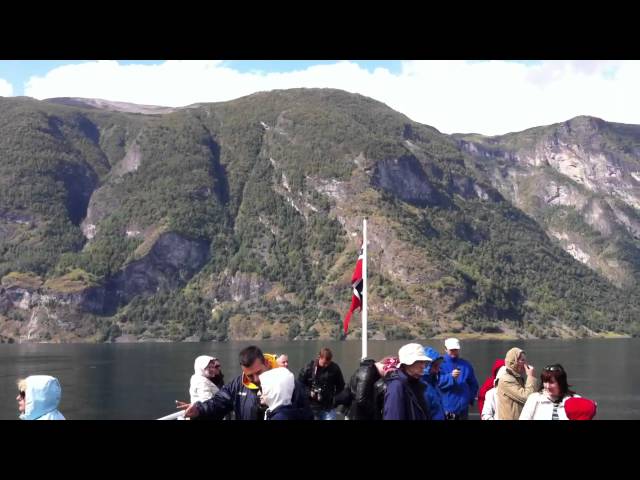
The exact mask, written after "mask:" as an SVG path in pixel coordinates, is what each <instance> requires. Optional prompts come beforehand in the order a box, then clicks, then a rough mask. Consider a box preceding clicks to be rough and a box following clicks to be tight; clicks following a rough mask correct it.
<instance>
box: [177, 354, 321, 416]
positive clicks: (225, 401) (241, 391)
mask: <svg viewBox="0 0 640 480" xmlns="http://www.w3.org/2000/svg"><path fill="white" fill-rule="evenodd" d="M240 366H241V368H242V375H240V376H238V377H236V378H234V379H233V380H232V381H231V382H230V383H228V384H227V385H225V386H223V387H222V388H221V389H220V390H219V391H218V392H217V393H216V394H215V395H214V396H213V397H212V398H210V399H209V400H207V401H205V402H195V403H193V404H191V405H189V404H183V405H179V408H186V409H187V410H186V412H185V417H188V418H195V417H204V418H211V419H213V420H222V419H223V418H224V416H225V415H227V414H228V413H230V412H234V413H235V419H236V420H264V416H265V411H266V409H267V407H266V405H263V404H262V403H260V378H259V376H260V374H262V373H264V372H266V371H268V370H271V369H272V368H281V367H279V366H278V364H277V363H276V361H275V358H274V357H273V355H267V357H266V358H265V356H264V355H263V353H262V351H261V350H260V349H259V348H258V347H256V346H250V347H247V348H245V349H244V350H242V351H241V352H240ZM291 405H292V407H293V408H297V409H301V410H306V411H307V413H309V415H310V411H309V402H308V400H307V397H306V395H305V390H304V387H303V386H302V385H300V383H298V382H296V384H295V388H294V390H293V396H292V398H291ZM301 416H306V415H301Z"/></svg>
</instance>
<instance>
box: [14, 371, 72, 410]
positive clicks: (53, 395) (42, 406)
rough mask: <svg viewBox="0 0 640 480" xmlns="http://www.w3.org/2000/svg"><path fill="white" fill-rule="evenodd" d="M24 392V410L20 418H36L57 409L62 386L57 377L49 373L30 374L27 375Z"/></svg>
mask: <svg viewBox="0 0 640 480" xmlns="http://www.w3.org/2000/svg"><path fill="white" fill-rule="evenodd" d="M26 382H27V390H26V392H25V399H26V404H25V410H24V413H23V414H22V415H20V418H21V419H22V420H36V419H38V418H40V417H42V416H43V415H45V414H47V413H49V412H52V411H54V410H57V409H58V405H59V404H60V398H61V397H62V388H61V387H60V382H58V379H57V378H54V377H51V376H49V375H31V376H30V377H27V379H26Z"/></svg>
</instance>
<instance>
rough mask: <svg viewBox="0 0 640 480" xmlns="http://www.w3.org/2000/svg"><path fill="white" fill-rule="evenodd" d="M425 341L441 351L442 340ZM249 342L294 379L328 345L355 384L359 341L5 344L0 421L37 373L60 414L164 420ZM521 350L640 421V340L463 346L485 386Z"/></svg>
mask: <svg viewBox="0 0 640 480" xmlns="http://www.w3.org/2000/svg"><path fill="white" fill-rule="evenodd" d="M418 342H420V343H422V344H423V345H429V346H432V347H435V348H437V349H439V350H440V351H442V348H443V346H442V340H423V341H418ZM405 343H409V341H407V340H397V341H370V342H369V344H368V349H369V352H368V353H369V356H370V357H372V358H376V359H378V358H381V357H383V356H385V355H389V354H397V351H398V348H399V347H400V346H402V345H404V344H405ZM251 344H257V345H259V346H260V347H261V348H262V349H263V351H264V352H272V353H283V352H284V353H287V354H288V355H289V368H290V369H291V370H292V371H293V372H294V373H295V374H296V375H297V374H298V372H299V371H300V369H301V368H302V367H303V366H304V364H305V363H306V362H308V361H310V360H311V359H312V358H314V357H315V355H316V354H317V352H318V351H319V350H320V348H322V347H323V346H327V347H329V348H331V350H332V351H333V354H334V361H336V362H337V363H338V364H339V365H340V367H341V369H342V372H343V375H344V377H345V381H347V382H348V380H349V378H350V376H351V374H352V373H353V371H354V370H355V369H356V367H357V366H358V362H359V360H360V354H361V351H360V349H361V343H360V341H343V342H339V341H294V342H288V341H275V340H273V341H260V342H226V343H121V344H118V343H116V344H98V345H89V344H2V345H0V419H4V420H8V419H17V416H18V413H17V407H16V400H15V397H16V394H17V387H16V380H17V379H18V378H20V377H25V376H27V375H34V374H48V375H53V376H55V377H58V379H59V380H60V383H61V384H62V401H61V405H60V411H61V412H62V413H63V414H64V415H65V416H66V417H67V418H68V419H101V420H113V419H141V420H143V419H154V418H158V417H161V416H163V415H166V414H169V413H172V412H173V411H174V408H173V405H174V400H185V401H188V400H189V378H190V377H191V375H192V373H193V362H194V360H195V358H196V357H197V356H198V355H205V354H206V355H213V356H216V357H218V358H219V359H220V360H221V362H222V365H223V372H224V375H225V382H229V381H231V379H233V377H234V376H236V375H238V374H239V373H240V367H239V365H238V352H239V351H240V350H241V349H242V348H244V347H245V346H247V345H251ZM514 346H516V347H520V348H523V349H524V350H525V351H526V352H527V357H528V359H529V362H530V363H531V364H533V365H534V366H535V367H536V371H537V372H538V375H539V373H540V371H541V369H542V367H544V366H545V365H548V364H550V363H561V364H562V365H563V366H564V367H565V369H566V370H567V372H568V376H569V383H570V385H572V386H573V389H574V390H575V391H576V392H578V393H579V394H581V395H583V396H586V397H588V398H592V399H594V400H596V401H597V402H598V415H597V417H596V418H597V419H640V355H638V351H639V349H640V339H606V340H605V339H588V340H526V341H525V340H517V341H502V340H495V341H494V340H468V341H463V342H462V350H461V354H462V357H463V358H465V359H467V360H469V361H471V362H472V364H473V367H474V369H475V371H476V377H477V378H478V382H479V383H480V384H481V383H482V382H483V381H484V380H485V378H486V377H487V376H488V375H489V370H490V368H491V365H492V364H493V361H494V360H495V359H496V358H504V354H505V352H506V351H507V350H508V349H509V348H511V347H514ZM474 410H475V409H472V412H474ZM474 413H475V412H474ZM471 418H472V419H473V418H476V419H477V418H478V415H472V417H471Z"/></svg>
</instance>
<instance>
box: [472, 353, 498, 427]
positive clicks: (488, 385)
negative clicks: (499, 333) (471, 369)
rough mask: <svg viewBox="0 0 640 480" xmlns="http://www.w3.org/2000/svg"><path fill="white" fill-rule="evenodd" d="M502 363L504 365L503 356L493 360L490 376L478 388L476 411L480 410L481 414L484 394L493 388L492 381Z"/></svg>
mask: <svg viewBox="0 0 640 480" xmlns="http://www.w3.org/2000/svg"><path fill="white" fill-rule="evenodd" d="M503 365H504V358H498V359H497V360H496V361H495V362H493V367H492V368H491V376H490V377H488V378H487V379H486V380H485V381H484V383H483V384H482V386H481V387H480V390H478V411H479V412H480V414H481V415H482V406H483V405H484V396H485V395H486V394H487V392H488V391H489V390H491V389H492V388H493V382H494V381H495V379H496V375H497V373H498V370H500V367H502V366H503Z"/></svg>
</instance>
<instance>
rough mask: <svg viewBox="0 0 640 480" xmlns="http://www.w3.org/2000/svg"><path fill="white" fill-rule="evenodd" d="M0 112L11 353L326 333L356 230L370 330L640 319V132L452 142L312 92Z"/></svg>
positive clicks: (542, 132) (3, 264)
mask: <svg viewBox="0 0 640 480" xmlns="http://www.w3.org/2000/svg"><path fill="white" fill-rule="evenodd" d="M0 102H1V103H2V105H1V107H2V108H0V151H2V152H6V154H5V155H3V156H0V187H1V188H0V201H1V203H0V206H1V207H0V208H1V209H0V276H1V277H2V279H3V283H2V289H1V290H0V340H2V341H4V340H7V339H13V340H14V341H78V340H90V341H105V340H114V339H117V338H118V337H119V336H120V335H123V336H124V337H126V338H137V339H145V340H146V339H171V340H183V339H203V340H211V339H213V340H224V339H257V340H259V339H264V338H278V337H284V338H290V339H295V338H297V339H308V338H338V336H339V333H340V332H339V331H340V322H341V319H342V317H343V315H344V313H345V311H346V308H348V304H349V300H350V276H351V272H352V269H353V266H354V264H355V260H356V258H357V249H358V236H359V235H360V229H361V225H362V223H361V221H362V218H363V217H366V218H367V219H368V222H369V223H368V225H369V280H370V282H369V286H370V291H369V292H370V296H369V312H370V317H369V320H370V334H371V335H372V336H373V337H374V338H378V339H384V338H425V337H432V336H434V335H439V336H443V335H450V334H456V335H460V336H465V335H468V336H472V335H495V336H501V335H502V336H510V337H523V338H535V337H541V336H553V335H557V336H572V335H573V336H584V335H600V334H603V332H607V331H609V330H614V331H623V332H630V331H632V330H633V321H634V320H633V319H634V318H636V317H637V315H636V313H637V312H638V313H640V307H638V302H637V299H636V297H635V296H634V294H632V293H629V291H628V290H625V289H626V288H627V287H629V286H631V285H634V284H635V283H634V282H635V281H637V279H638V276H639V275H638V272H640V250H639V249H638V248H639V244H638V242H639V238H640V237H639V235H640V215H639V213H638V206H639V201H640V200H639V199H640V195H639V192H638V186H639V181H640V167H639V166H638V165H640V163H639V161H638V158H639V154H640V142H638V140H637V139H638V138H640V130H639V129H640V127H635V126H626V125H618V124H611V123H607V122H604V121H601V120H598V119H591V118H577V119H573V120H571V121H568V122H565V123H563V124H559V125H553V126H549V127H540V128H537V129H531V130H527V131H525V132H519V133H515V134H509V135H505V136H502V137H482V136H478V135H456V136H447V135H443V134H440V133H439V132H438V131H437V130H435V129H434V128H431V127H428V126H425V125H420V124H417V123H415V122H412V121H411V120H409V119H408V118H406V117H404V116H403V115H400V114H398V113H397V112H394V111H392V110H391V109H389V108H388V107H386V106H385V105H383V104H380V103H379V102H375V101H373V100H371V99H367V98H365V97H362V96H359V95H351V94H347V93H346V92H339V91H335V90H314V89H311V90H304V89H303V90H291V91H279V92H268V93H264V92H263V93H259V94H255V95H250V96H248V97H244V98H242V99H238V100H236V101H233V102H226V103H220V104H198V105H193V106H191V107H190V108H185V109H175V110H174V109H165V110H163V109H162V108H152V107H148V106H131V105H124V104H118V103H116V102H105V101H87V100H83V99H54V100H52V101H51V102H37V101H35V100H31V99H0ZM523 212H526V214H527V215H525V214H524V213H523ZM532 219H533V220H532ZM534 220H535V221H534ZM585 266H587V267H589V268H586V267H585ZM589 269H591V270H593V271H596V272H599V273H600V274H601V275H603V276H605V277H606V278H608V279H610V280H611V281H612V282H613V283H614V284H615V285H617V287H618V288H615V287H613V286H612V285H611V284H610V283H609V282H607V281H606V280H604V279H603V278H602V277H601V276H598V275H596V274H593V272H592V271H590V270H589ZM637 330H638V331H640V329H637ZM359 333H360V331H359V326H358V322H357V321H355V322H354V325H353V328H352V329H351V330H350V334H349V335H350V338H357V336H358V335H359Z"/></svg>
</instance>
